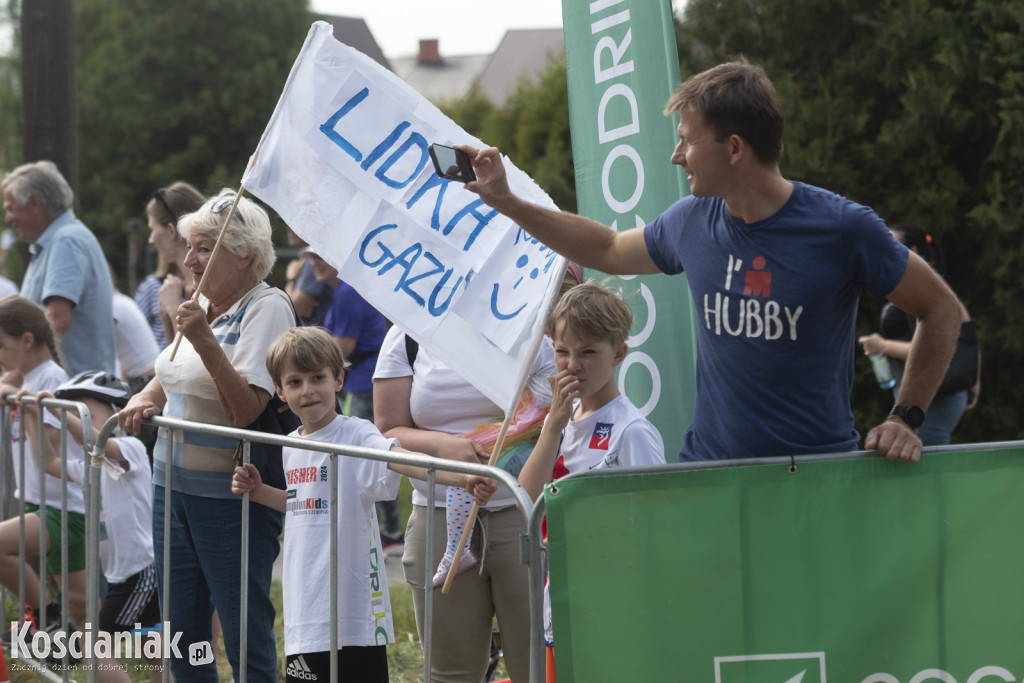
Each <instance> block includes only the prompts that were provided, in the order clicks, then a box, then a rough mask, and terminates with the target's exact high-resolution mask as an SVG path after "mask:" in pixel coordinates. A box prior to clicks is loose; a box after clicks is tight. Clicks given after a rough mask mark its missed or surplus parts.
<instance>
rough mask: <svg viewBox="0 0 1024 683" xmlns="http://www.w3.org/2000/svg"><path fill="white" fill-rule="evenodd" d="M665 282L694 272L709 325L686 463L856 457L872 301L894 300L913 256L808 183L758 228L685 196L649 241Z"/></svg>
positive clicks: (700, 342)
mask: <svg viewBox="0 0 1024 683" xmlns="http://www.w3.org/2000/svg"><path fill="white" fill-rule="evenodd" d="M644 239H645V241H646V244H647V250H648V253H650V255H651V258H652V259H653V260H654V263H655V264H656V265H657V266H658V268H660V269H661V270H662V271H663V272H665V273H670V274H675V273H679V272H682V271H685V272H686V276H687V281H688V283H689V285H690V292H691V296H692V297H693V304H694V307H695V309H696V313H697V327H698V330H699V331H698V339H697V395H696V402H695V405H694V416H693V422H692V424H691V425H690V428H689V429H688V430H687V431H686V434H685V435H684V436H683V444H682V447H681V448H680V451H679V459H680V460H722V459H731V458H751V457H758V456H780V455H800V454H807V453H831V452H838V451H848V450H854V449H856V447H857V442H858V441H859V435H858V433H857V430H856V429H855V428H854V425H853V414H852V413H851V412H850V389H851V387H852V385H853V360H854V357H855V354H854V340H855V333H854V325H855V322H856V315H857V303H858V301H859V297H860V290H861V289H866V290H867V291H868V292H870V293H871V294H873V295H874V296H876V297H885V296H887V295H888V294H889V293H890V292H891V291H892V290H893V289H894V288H895V287H896V285H897V284H898V283H899V281H900V279H901V278H902V277H903V273H904V271H905V270H906V266H907V249H906V247H904V246H903V245H901V244H900V243H899V242H898V241H896V239H895V238H893V237H892V235H891V234H890V233H889V231H888V229H887V228H886V226H885V223H883V222H882V220H881V219H880V218H879V217H878V216H877V215H876V214H875V213H874V211H872V210H871V209H869V208H867V207H864V206H861V205H859V204H855V203H853V202H851V201H849V200H847V199H845V198H843V197H840V196H839V195H836V194H834V193H831V192H828V191H827V190H822V189H820V188H816V187H813V186H810V185H805V184H803V183H794V188H793V194H792V196H791V197H790V198H789V200H788V201H787V202H786V204H785V205H784V206H783V207H782V209H781V210H779V211H778V212H777V213H776V214H775V215H773V216H771V217H769V218H767V219H765V220H763V221H759V222H757V223H752V224H749V225H748V224H746V223H744V222H742V221H740V220H738V219H736V218H735V217H733V216H732V215H730V214H729V212H728V211H727V210H726V207H725V202H724V201H723V200H722V199H720V198H711V197H686V198H684V199H682V200H680V201H678V202H676V203H675V204H674V205H673V206H671V207H670V208H669V209H668V210H667V211H666V212H665V213H664V214H662V215H661V216H659V217H658V218H656V219H655V220H654V221H653V222H652V223H650V224H649V225H647V227H646V228H645V229H644Z"/></svg>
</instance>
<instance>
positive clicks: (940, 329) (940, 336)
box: [864, 252, 961, 462]
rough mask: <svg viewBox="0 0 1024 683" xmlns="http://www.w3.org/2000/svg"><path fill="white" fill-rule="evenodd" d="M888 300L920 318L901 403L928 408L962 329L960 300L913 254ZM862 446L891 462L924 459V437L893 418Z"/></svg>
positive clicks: (900, 398) (867, 438)
mask: <svg viewBox="0 0 1024 683" xmlns="http://www.w3.org/2000/svg"><path fill="white" fill-rule="evenodd" d="M888 298H889V300H890V301H892V302H893V303H894V304H895V305H896V306H898V307H899V308H900V309H902V310H904V311H906V312H907V313H909V314H910V315H912V316H914V317H915V318H917V329H916V331H915V332H914V338H913V340H912V341H911V342H910V351H909V353H908V355H907V367H906V370H905V371H904V374H903V382H902V384H900V393H899V396H898V398H897V403H898V404H899V405H913V406H918V407H920V408H922V409H923V410H927V409H928V406H929V405H930V404H931V401H932V398H933V397H934V396H935V391H936V390H937V389H938V388H939V384H941V383H942V377H943V376H944V375H945V374H946V369H947V368H948V367H949V360H950V358H952V357H953V348H954V347H955V345H956V338H957V334H958V332H959V330H960V318H961V313H960V308H961V307H960V302H959V301H958V300H957V298H956V295H955V294H954V293H953V290H951V289H950V288H949V285H947V284H946V283H945V282H944V281H943V280H942V278H940V277H939V276H938V274H936V273H935V271H934V270H932V269H931V267H930V266H928V264H927V263H925V262H924V261H923V260H922V259H921V257H920V256H918V255H917V254H915V253H913V252H911V253H910V257H909V261H908V262H907V270H906V272H905V273H904V274H903V278H902V279H901V280H900V282H899V284H898V285H896V288H895V289H894V290H893V291H892V292H890V294H889V297H888ZM864 447H865V448H866V449H869V450H871V449H877V450H878V452H879V453H881V454H882V455H884V456H885V457H887V458H890V459H893V460H905V461H908V462H917V460H918V459H919V458H920V457H921V440H920V439H918V438H917V435H916V434H914V432H913V431H912V430H910V429H909V428H908V427H907V425H906V423H904V422H903V420H901V419H900V418H898V417H893V416H890V417H888V418H886V420H885V422H883V423H882V424H880V425H878V426H877V427H875V428H874V429H872V430H871V431H870V432H868V435H867V437H866V438H865V440H864Z"/></svg>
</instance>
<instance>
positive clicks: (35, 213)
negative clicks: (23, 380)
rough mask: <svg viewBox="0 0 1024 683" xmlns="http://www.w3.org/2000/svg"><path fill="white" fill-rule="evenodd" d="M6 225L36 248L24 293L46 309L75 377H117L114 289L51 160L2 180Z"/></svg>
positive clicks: (21, 168) (30, 165) (100, 253)
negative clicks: (90, 373)
mask: <svg viewBox="0 0 1024 683" xmlns="http://www.w3.org/2000/svg"><path fill="white" fill-rule="evenodd" d="M3 196H4V220H5V221H6V222H7V224H8V225H10V226H11V227H12V228H14V230H15V232H16V233H17V235H18V239H19V240H20V241H22V242H23V243H25V244H28V245H29V252H30V253H31V255H32V259H31V261H30V262H29V264H28V268H27V269H26V271H25V277H24V279H23V280H22V283H21V294H22V296H24V297H27V298H29V299H32V300H33V301H35V302H36V303H37V304H39V305H40V306H42V307H43V308H44V309H45V310H46V318H47V319H48V320H49V321H50V325H51V326H52V327H53V331H54V333H55V334H56V337H57V339H58V340H59V351H60V360H61V364H62V365H63V366H64V369H65V370H67V372H68V373H69V374H71V375H75V374H78V373H79V372H83V371H85V370H103V371H105V372H110V373H113V372H114V371H115V360H114V359H115V353H116V350H115V345H114V314H113V309H112V306H113V299H114V292H113V286H112V284H111V281H110V272H109V270H108V269H107V264H106V259H105V258H104V256H103V250H102V249H101V248H100V244H99V242H98V241H97V240H96V236H95V235H93V234H92V232H91V231H90V230H89V228H87V227H85V225H83V224H82V222H81V221H80V220H78V218H76V217H75V214H74V212H73V211H72V204H73V201H74V193H73V192H72V190H71V187H70V186H69V185H68V183H67V181H66V180H65V179H64V176H63V175H61V173H60V171H59V170H57V167H56V165H54V164H53V162H50V161H37V162H32V163H28V164H24V165H22V166H19V167H18V168H16V169H14V170H13V171H11V173H10V174H8V176H7V177H6V178H4V181H3Z"/></svg>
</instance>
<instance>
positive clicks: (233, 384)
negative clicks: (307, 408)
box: [120, 190, 295, 683]
mask: <svg viewBox="0 0 1024 683" xmlns="http://www.w3.org/2000/svg"><path fill="white" fill-rule="evenodd" d="M233 200H234V192H233V191H231V190H224V191H222V192H221V194H220V195H219V196H218V197H214V198H213V199H211V200H209V201H208V202H206V203H205V204H203V205H202V206H201V207H200V208H199V210H198V211H196V212H195V213H192V214H188V215H186V216H182V217H181V219H180V220H179V222H178V230H179V231H180V232H181V235H182V237H184V238H185V242H186V243H187V245H188V253H187V254H186V256H185V260H184V266H185V267H186V268H187V269H188V271H189V272H190V273H191V275H192V277H193V278H194V279H195V281H196V283H197V287H199V290H200V295H199V296H198V297H197V299H195V300H193V299H190V300H188V301H186V302H184V303H183V304H181V305H180V306H179V307H178V308H177V311H176V313H175V317H174V326H175V330H176V331H177V333H178V334H180V335H181V337H182V339H181V345H180V346H179V347H178V348H177V350H176V351H175V350H174V344H171V345H170V346H169V347H168V348H166V349H164V351H163V352H162V353H161V354H160V356H159V357H158V358H157V361H156V378H155V379H153V380H152V381H151V382H150V383H149V384H148V385H146V388H145V389H143V390H142V391H141V392H140V393H138V394H136V395H135V396H133V397H132V398H131V400H130V401H129V402H128V405H127V406H125V408H123V409H122V410H121V412H120V423H121V426H122V427H124V428H125V429H126V430H127V431H128V432H129V433H131V434H137V433H138V432H139V429H140V427H141V426H142V424H143V422H144V421H145V420H146V419H147V418H149V417H152V416H154V415H157V414H159V413H162V414H163V416H164V417H174V418H179V419H185V420H193V421H197V422H204V423H207V424H215V425H224V426H231V427H242V428H245V427H248V426H250V425H251V424H252V423H254V422H256V421H257V418H259V417H260V416H261V415H262V414H264V409H265V408H266V407H267V405H268V403H269V401H270V398H271V395H272V393H273V391H274V384H273V381H272V380H271V378H270V374H269V373H268V372H267V367H266V357H267V349H268V348H269V347H270V344H271V343H272V342H273V341H274V340H275V339H276V338H277V336H278V335H280V334H281V333H282V332H283V331H284V330H286V329H287V328H289V327H293V326H294V325H295V314H294V312H293V310H292V305H291V301H290V300H289V298H288V295H287V294H285V293H284V291H283V290H281V289H278V288H276V287H270V286H269V285H267V284H266V283H265V282H263V279H264V278H265V277H266V276H267V275H268V274H269V273H270V269H271V267H272V266H273V264H274V258H275V257H274V247H273V244H272V243H271V240H270V220H269V218H268V217H267V213H266V211H264V210H263V209H262V208H261V207H259V206H258V205H256V204H255V203H254V202H251V201H249V200H248V199H240V200H239V201H238V205H237V207H236V209H235V211H234V213H233V214H232V212H231V206H232V203H233ZM229 216H230V220H229V222H228V223H227V225H226V227H225V228H224V234H223V238H222V240H221V244H220V247H219V248H218V249H217V254H216V258H215V259H212V258H211V257H212V254H213V252H214V247H215V245H216V243H217V239H218V234H220V232H221V226H222V225H223V224H224V221H225V219H227V218H228V217H229ZM204 276H205V279H204ZM172 355H173V356H174V359H173V360H171V356H172ZM166 438H167V436H166V434H164V433H161V436H160V438H159V440H158V441H157V444H156V448H155V449H154V463H153V465H154V466H153V470H154V473H153V475H154V476H153V480H154V487H153V538H154V541H155V543H154V545H155V546H157V547H156V548H155V554H156V565H157V570H158V572H159V573H160V580H161V586H162V582H163V573H164V571H165V570H164V557H163V543H162V542H161V541H160V539H162V538H163V536H164V529H165V528H166V530H167V533H169V534H170V538H171V551H170V557H169V569H168V570H167V571H168V575H169V577H170V605H171V607H170V613H169V614H165V615H164V619H166V620H169V621H170V628H171V632H172V633H175V634H177V633H181V639H180V641H179V649H180V650H181V651H182V652H185V651H187V649H188V646H189V645H191V644H193V643H200V642H204V641H208V640H209V639H210V637H211V630H210V617H211V615H212V613H213V610H214V608H216V610H217V613H218V615H219V616H220V622H221V628H222V632H223V635H224V644H225V651H226V654H227V657H228V661H229V662H230V663H231V668H232V670H233V671H234V673H235V678H236V680H237V678H238V667H239V649H240V626H241V619H240V614H239V604H240V598H241V592H240V586H239V576H240V572H241V550H240V538H241V527H242V514H241V512H242V501H240V500H239V499H238V498H236V497H235V496H233V495H232V494H231V475H232V472H233V470H234V466H235V463H234V453H235V448H236V445H237V444H238V441H237V440H234V439H227V438H223V437H217V436H212V435H204V434H197V433H195V432H185V433H184V436H183V437H182V436H179V437H177V438H174V439H172V441H173V444H172V449H173V450H172V455H173V458H172V460H171V461H170V463H168V461H167V456H166V449H167V446H166V443H165V439H166ZM253 452H254V453H255V449H254V451H253ZM253 459H254V461H255V455H254V456H253ZM168 469H170V472H171V485H170V490H165V488H166V487H165V477H166V473H167V470H168ZM264 479H266V475H265V476H264ZM165 496H170V507H171V516H170V518H169V519H167V520H165V519H164V500H165ZM281 519H282V516H281V513H280V512H277V511H276V510H272V509H270V508H268V507H264V506H262V505H250V506H249V520H248V521H249V529H250V534H249V560H248V561H249V572H248V590H247V595H248V612H249V616H248V621H247V628H248V641H247V644H248V650H247V652H248V654H247V659H246V664H247V672H248V680H249V681H267V682H269V681H276V680H277V660H276V654H277V648H276V646H275V642H274V631H273V627H274V606H273V604H272V603H271V600H270V581H271V574H272V570H273V564H274V559H275V558H276V557H277V554H278V551H279V549H280V548H279V546H278V536H279V534H280V532H281ZM161 600H163V596H162V595H161ZM171 672H172V673H173V675H174V679H175V680H178V681H210V683H216V681H217V680H218V678H217V668H216V665H215V664H214V663H212V662H210V663H208V664H203V665H200V666H193V665H191V664H190V663H189V661H188V660H187V659H174V658H172V660H171Z"/></svg>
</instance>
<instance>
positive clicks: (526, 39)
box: [476, 28, 565, 108]
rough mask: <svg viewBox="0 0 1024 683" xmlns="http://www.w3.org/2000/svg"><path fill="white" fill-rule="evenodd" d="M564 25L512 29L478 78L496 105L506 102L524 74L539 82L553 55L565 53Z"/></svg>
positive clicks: (483, 89) (481, 86)
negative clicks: (562, 27) (559, 26)
mask: <svg viewBox="0 0 1024 683" xmlns="http://www.w3.org/2000/svg"><path fill="white" fill-rule="evenodd" d="M564 50H565V47H564V44H563V40H562V29H560V28H531V29H511V30H509V31H508V32H507V33H506V34H505V37H504V38H502V40H501V44H500V45H498V49H497V50H495V52H494V54H493V55H491V58H490V60H489V61H488V62H487V64H486V66H485V67H484V68H483V70H482V71H481V72H480V75H479V76H478V77H477V79H476V83H477V85H479V87H480V89H481V91H482V92H483V93H484V94H485V95H487V97H488V98H489V99H490V100H491V102H493V103H494V106H496V107H499V108H500V107H502V106H504V104H505V102H506V101H507V100H508V98H509V97H511V95H512V94H513V93H514V92H515V90H516V86H517V85H518V84H519V82H520V81H521V80H522V79H523V78H529V79H531V80H532V81H534V82H536V81H537V80H538V79H539V77H540V74H541V73H542V72H543V71H544V69H545V68H546V67H547V65H548V63H549V62H550V61H551V59H552V58H553V57H561V56H562V55H563V54H564Z"/></svg>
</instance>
